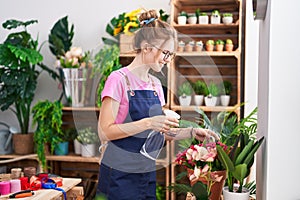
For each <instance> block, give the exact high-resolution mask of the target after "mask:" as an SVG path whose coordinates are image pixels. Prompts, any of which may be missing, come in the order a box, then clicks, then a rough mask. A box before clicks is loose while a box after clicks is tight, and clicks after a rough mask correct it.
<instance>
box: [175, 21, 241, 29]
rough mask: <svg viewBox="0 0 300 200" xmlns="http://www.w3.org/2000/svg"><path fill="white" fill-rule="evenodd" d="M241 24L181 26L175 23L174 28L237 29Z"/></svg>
mask: <svg viewBox="0 0 300 200" xmlns="http://www.w3.org/2000/svg"><path fill="white" fill-rule="evenodd" d="M238 26H239V23H238V22H236V23H232V24H222V23H221V24H185V25H179V24H177V23H175V22H174V25H173V27H174V28H176V29H177V30H178V29H228V28H237V27H238Z"/></svg>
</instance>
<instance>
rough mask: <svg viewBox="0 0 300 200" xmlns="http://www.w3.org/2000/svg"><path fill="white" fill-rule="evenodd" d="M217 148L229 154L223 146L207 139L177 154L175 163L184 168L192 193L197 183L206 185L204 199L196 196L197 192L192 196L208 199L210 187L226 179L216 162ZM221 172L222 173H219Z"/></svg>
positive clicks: (201, 197) (224, 173)
mask: <svg viewBox="0 0 300 200" xmlns="http://www.w3.org/2000/svg"><path fill="white" fill-rule="evenodd" d="M217 146H220V148H222V149H223V150H224V152H227V153H228V152H229V148H228V147H227V146H226V145H225V144H223V143H221V142H219V141H218V142H215V141H214V140H211V139H209V140H205V141H204V142H200V143H196V144H195V141H194V142H193V143H192V144H191V145H190V146H189V147H188V148H186V149H185V150H184V151H182V152H179V153H178V154H177V157H176V160H175V162H177V164H179V165H181V166H184V168H186V170H187V176H188V178H189V181H190V185H191V186H192V191H193V187H194V186H196V187H198V186H197V184H199V183H198V182H201V183H200V184H205V185H206V187H205V188H206V192H207V193H206V195H205V197H204V196H198V195H197V192H196V193H195V194H194V195H195V196H196V197H197V198H199V199H205V198H208V197H209V195H210V194H211V190H212V186H213V185H214V184H215V183H218V182H221V181H224V180H225V178H226V172H225V171H222V170H224V168H223V167H222V166H221V164H220V161H219V160H218V155H217ZM221 171H222V173H220V172H221ZM222 186H223V183H222ZM202 187H203V186H202ZM220 192H221V190H220ZM199 195H200V194H199ZM220 195H221V193H220Z"/></svg>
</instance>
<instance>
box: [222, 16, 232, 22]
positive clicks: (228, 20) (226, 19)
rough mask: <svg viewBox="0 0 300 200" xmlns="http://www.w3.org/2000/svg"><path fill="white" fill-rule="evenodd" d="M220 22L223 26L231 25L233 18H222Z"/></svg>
mask: <svg viewBox="0 0 300 200" xmlns="http://www.w3.org/2000/svg"><path fill="white" fill-rule="evenodd" d="M222 22H223V24H232V22H233V17H223V18H222Z"/></svg>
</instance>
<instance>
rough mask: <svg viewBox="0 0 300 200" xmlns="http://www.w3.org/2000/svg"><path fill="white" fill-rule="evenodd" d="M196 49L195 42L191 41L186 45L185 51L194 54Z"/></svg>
mask: <svg viewBox="0 0 300 200" xmlns="http://www.w3.org/2000/svg"><path fill="white" fill-rule="evenodd" d="M194 47H195V41H194V40H191V41H189V42H188V43H187V44H186V45H185V51H186V52H192V51H193V50H194Z"/></svg>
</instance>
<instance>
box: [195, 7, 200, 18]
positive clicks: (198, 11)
mask: <svg viewBox="0 0 300 200" xmlns="http://www.w3.org/2000/svg"><path fill="white" fill-rule="evenodd" d="M195 14H196V17H197V18H198V17H199V16H200V8H197V9H196V11H195Z"/></svg>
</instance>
